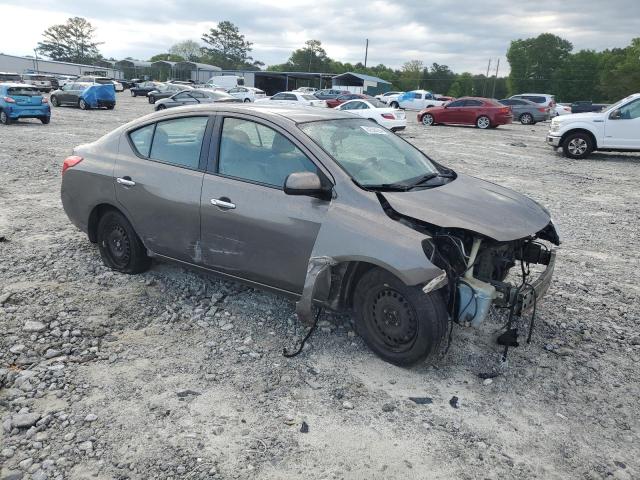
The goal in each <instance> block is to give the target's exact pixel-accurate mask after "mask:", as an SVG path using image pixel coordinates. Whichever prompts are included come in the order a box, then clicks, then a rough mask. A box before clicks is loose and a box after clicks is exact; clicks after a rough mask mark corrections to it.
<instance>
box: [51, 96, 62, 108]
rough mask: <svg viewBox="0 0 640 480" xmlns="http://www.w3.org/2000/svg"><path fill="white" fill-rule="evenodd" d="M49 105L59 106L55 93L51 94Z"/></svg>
mask: <svg viewBox="0 0 640 480" xmlns="http://www.w3.org/2000/svg"><path fill="white" fill-rule="evenodd" d="M50 101H51V106H52V107H59V106H60V102H59V101H58V97H56V96H55V95H51V99H50Z"/></svg>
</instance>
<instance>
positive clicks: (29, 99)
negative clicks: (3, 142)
mask: <svg viewBox="0 0 640 480" xmlns="http://www.w3.org/2000/svg"><path fill="white" fill-rule="evenodd" d="M19 118H39V119H40V121H41V122H42V123H44V124H45V125H46V124H47V123H49V121H50V120H51V107H49V102H48V100H47V99H46V98H44V97H43V96H42V93H40V92H39V91H38V89H37V88H36V87H32V86H31V85H25V84H22V83H0V123H2V124H4V125H9V124H10V123H12V122H14V121H17V120H18V119H19Z"/></svg>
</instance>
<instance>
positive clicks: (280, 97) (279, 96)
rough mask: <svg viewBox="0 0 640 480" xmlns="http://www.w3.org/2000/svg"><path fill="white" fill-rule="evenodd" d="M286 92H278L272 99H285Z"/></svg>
mask: <svg viewBox="0 0 640 480" xmlns="http://www.w3.org/2000/svg"><path fill="white" fill-rule="evenodd" d="M284 98H285V97H284V93H276V94H275V95H274V96H273V97H271V100H284Z"/></svg>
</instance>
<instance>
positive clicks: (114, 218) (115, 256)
mask: <svg viewBox="0 0 640 480" xmlns="http://www.w3.org/2000/svg"><path fill="white" fill-rule="evenodd" d="M97 239H98V249H99V250H100V256H101V257H102V261H103V262H104V264H105V265H106V266H107V267H109V268H111V269H113V270H116V271H118V272H122V273H128V274H135V273H140V272H144V271H145V270H147V269H148V268H149V266H150V265H151V259H150V258H149V257H148V256H147V251H146V249H145V247H144V245H143V244H142V242H141V241H140V238H139V237H138V235H137V234H136V232H135V230H134V229H133V227H132V226H131V224H130V223H129V221H128V220H127V219H126V218H125V217H124V215H122V214H121V213H120V212H118V211H116V210H109V211H107V212H105V213H104V214H103V215H102V217H100V220H99V221H98V230H97Z"/></svg>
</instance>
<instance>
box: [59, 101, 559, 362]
mask: <svg viewBox="0 0 640 480" xmlns="http://www.w3.org/2000/svg"><path fill="white" fill-rule="evenodd" d="M62 202H63V205H64V209H65V211H66V213H67V215H68V216H69V218H70V219H71V221H72V222H73V223H74V224H75V225H76V226H78V227H79V228H80V229H82V230H83V231H85V232H86V233H87V234H88V237H89V240H90V241H92V242H95V243H97V244H98V247H99V250H100V254H101V256H102V259H103V261H104V262H105V264H106V265H108V266H109V267H111V268H113V269H114V270H117V271H120V272H124V273H130V274H134V273H139V272H143V271H145V270H146V269H147V268H149V265H150V263H151V258H157V259H166V260H172V261H176V262H179V263H181V264H183V265H189V266H193V267H197V268H200V269H205V270H207V271H210V272H215V273H217V274H221V275H223V276H225V277H227V278H231V279H234V280H239V281H243V282H248V283H249V284H251V285H254V286H257V287H259V288H265V289H269V290H272V291H276V292H280V293H282V294H285V295H288V296H290V297H292V298H294V299H295V300H297V303H296V311H297V314H298V317H299V319H300V320H301V321H303V322H304V323H306V324H308V325H312V324H313V321H314V316H313V309H314V307H320V308H328V309H331V310H337V311H347V312H351V313H352V314H353V318H354V322H355V325H356V329H357V331H358V333H359V334H360V335H361V336H362V338H363V339H364V340H365V341H366V343H367V344H368V345H369V346H370V348H371V349H372V350H373V351H374V352H375V353H376V354H378V355H379V356H380V357H382V358H384V359H385V360H387V361H389V362H392V363H395V364H399V365H410V364H413V363H416V362H419V361H422V360H425V359H427V358H428V357H430V356H431V355H433V354H434V353H435V352H436V351H437V350H438V347H439V345H440V344H441V343H442V341H443V339H445V338H446V337H447V333H448V330H449V324H450V322H452V321H455V322H460V323H465V324H470V325H478V324H480V323H481V322H482V321H483V320H484V319H485V317H486V315H487V312H488V310H489V308H490V307H491V306H494V307H498V308H505V309H507V311H508V312H509V318H510V321H511V319H514V321H515V319H516V318H517V317H519V316H523V315H524V314H525V312H527V311H529V310H535V305H536V303H537V302H540V300H541V297H542V296H543V295H544V294H545V292H546V290H547V288H548V287H549V284H550V282H551V276H552V274H553V267H554V261H555V252H554V251H553V248H552V246H551V245H550V244H555V245H558V244H559V239H558V235H557V233H556V230H555V228H554V225H553V223H552V221H551V218H550V215H549V212H548V211H547V210H546V209H545V208H543V207H542V206H540V205H539V204H537V203H536V202H534V201H533V200H530V199H529V198H527V197H524V196H522V195H520V194H518V193H515V192H513V191H511V190H508V189H506V188H502V187H499V186H497V185H494V184H492V183H488V182H485V181H482V180H479V179H477V178H473V177H469V176H466V175H463V174H461V173H456V172H454V171H453V170H451V169H449V168H447V167H445V166H442V165H440V164H438V163H436V162H435V161H433V160H431V159H429V158H428V157H427V156H426V155H425V154H423V153H422V152H421V151H419V150H418V149H416V148H415V147H413V146H412V145H411V144H410V143H408V142H406V141H405V140H403V139H402V138H400V137H398V136H396V135H395V134H393V133H392V132H390V131H388V130H386V129H384V128H382V127H380V126H378V125H376V124H375V123H373V122H371V121H369V120H366V119H361V118H354V116H353V115H350V114H348V113H345V112H340V111H336V110H332V109H324V110H323V109H316V108H306V107H289V106H274V105H250V106H246V105H230V104H229V105H200V106H194V107H178V108H175V109H170V110H165V111H162V112H157V113H153V114H151V115H147V116H145V117H142V118H140V119H138V120H135V121H133V122H131V123H128V124H126V125H124V126H122V127H120V128H118V129H116V130H114V131H113V132H111V133H109V134H107V135H105V136H104V137H102V138H101V139H99V140H97V141H96V142H94V143H91V144H87V145H82V146H79V147H77V148H76V149H75V150H74V151H73V155H72V156H70V157H69V158H67V159H66V160H65V162H64V164H63V176H62ZM536 264H537V266H536ZM514 267H515V268H514ZM512 270H513V273H512V274H511V275H510V271H512ZM534 272H535V273H534ZM509 279H511V280H509ZM316 318H317V317H316ZM506 344H508V342H507V343H506Z"/></svg>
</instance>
